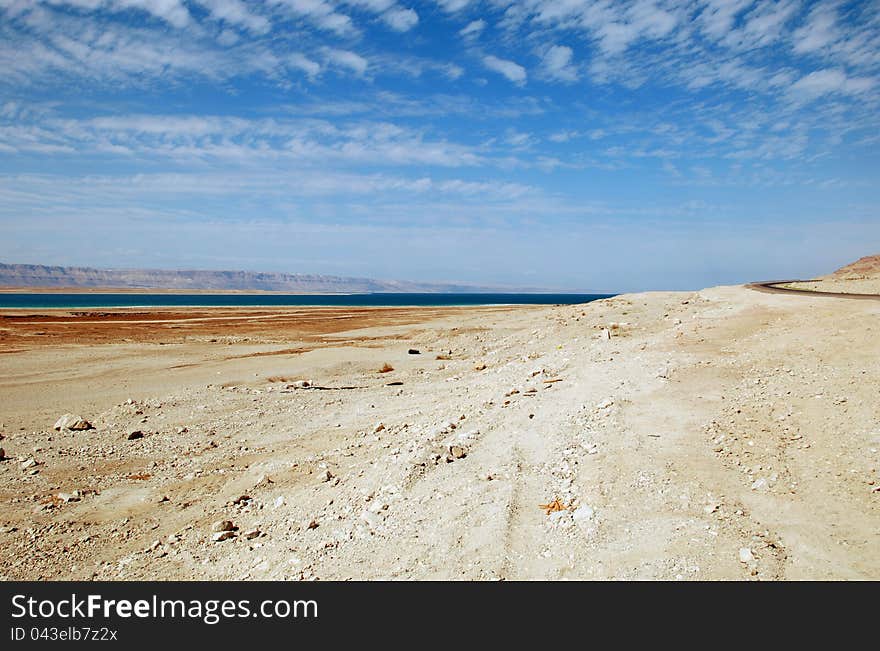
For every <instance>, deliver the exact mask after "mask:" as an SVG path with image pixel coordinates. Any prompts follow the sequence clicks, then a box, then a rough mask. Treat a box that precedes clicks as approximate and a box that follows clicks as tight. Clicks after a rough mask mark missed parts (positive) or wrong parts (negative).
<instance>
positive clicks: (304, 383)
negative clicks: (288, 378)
mask: <svg viewBox="0 0 880 651" xmlns="http://www.w3.org/2000/svg"><path fill="white" fill-rule="evenodd" d="M290 386H292V387H293V388H294V389H308V388H309V387H310V386H312V383H311V382H309V381H308V380H297V381H296V382H294V383H293V384H291V385H290Z"/></svg>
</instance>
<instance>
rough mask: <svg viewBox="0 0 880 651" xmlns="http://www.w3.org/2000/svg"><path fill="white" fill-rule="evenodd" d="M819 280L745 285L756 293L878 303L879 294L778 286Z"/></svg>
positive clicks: (780, 281) (817, 281)
mask: <svg viewBox="0 0 880 651" xmlns="http://www.w3.org/2000/svg"><path fill="white" fill-rule="evenodd" d="M821 282H822V281H819V280H772V281H769V282H761V283H750V284H749V285H747V287H749V288H750V289H754V290H755V291H758V292H768V293H771V294H806V295H809V296H827V297H829V298H853V299H860V300H870V301H880V294H858V293H855V292H829V291H823V290H820V289H806V288H798V287H780V285H786V284H792V283H801V284H806V283H821Z"/></svg>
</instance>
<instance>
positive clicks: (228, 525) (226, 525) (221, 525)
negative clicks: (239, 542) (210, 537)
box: [211, 520, 236, 532]
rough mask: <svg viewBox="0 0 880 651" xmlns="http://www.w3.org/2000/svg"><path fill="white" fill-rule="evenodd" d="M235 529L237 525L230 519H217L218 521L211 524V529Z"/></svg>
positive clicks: (219, 530) (218, 530)
mask: <svg viewBox="0 0 880 651" xmlns="http://www.w3.org/2000/svg"><path fill="white" fill-rule="evenodd" d="M235 529H236V526H235V525H234V524H232V521H230V520H217V522H215V523H214V524H212V525H211V531H217V532H221V531H234V530H235Z"/></svg>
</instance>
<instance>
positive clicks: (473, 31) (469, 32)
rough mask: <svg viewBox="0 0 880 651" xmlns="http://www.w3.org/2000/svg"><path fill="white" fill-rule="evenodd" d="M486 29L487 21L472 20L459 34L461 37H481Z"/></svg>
mask: <svg viewBox="0 0 880 651" xmlns="http://www.w3.org/2000/svg"><path fill="white" fill-rule="evenodd" d="M485 28H486V21H485V20H483V19H482V18H480V19H478V20H472V21H471V22H469V23H468V24H467V25H465V26H464V27H462V28H461V29H460V30H459V31H458V33H459V35H460V36H465V37H467V36H479V35H480V34H481V33H482V31H483V30H484V29H485Z"/></svg>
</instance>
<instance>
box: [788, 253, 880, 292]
mask: <svg viewBox="0 0 880 651" xmlns="http://www.w3.org/2000/svg"><path fill="white" fill-rule="evenodd" d="M788 286H789V287H792V288H793V289H809V290H813V291H821V292H842V293H847V294H880V254H878V255H866V256H865V257H864V258H859V259H858V260H856V261H855V262H853V263H852V264H848V265H846V266H844V267H841V268H840V269H838V270H837V271H835V272H834V273H831V274H828V275H827V276H821V277H819V278H817V279H816V281H814V282H809V283H791V284H790V285H788Z"/></svg>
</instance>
